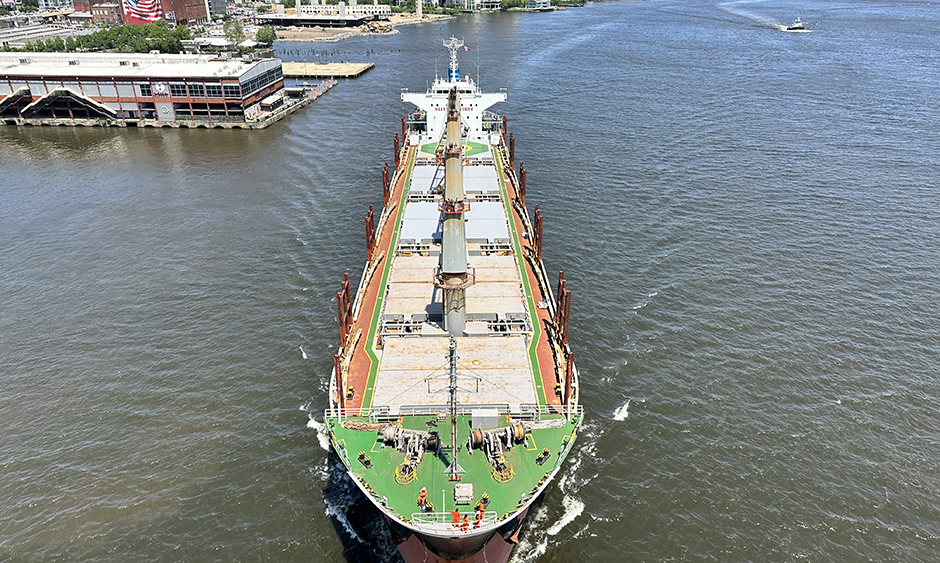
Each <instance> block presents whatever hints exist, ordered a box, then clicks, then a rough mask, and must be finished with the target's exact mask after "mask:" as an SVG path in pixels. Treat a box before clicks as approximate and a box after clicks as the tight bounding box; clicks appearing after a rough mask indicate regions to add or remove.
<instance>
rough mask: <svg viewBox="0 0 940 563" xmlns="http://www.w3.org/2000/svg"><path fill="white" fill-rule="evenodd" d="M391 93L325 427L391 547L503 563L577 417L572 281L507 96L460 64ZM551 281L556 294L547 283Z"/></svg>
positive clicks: (341, 302)
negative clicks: (529, 182) (528, 197)
mask: <svg viewBox="0 0 940 563" xmlns="http://www.w3.org/2000/svg"><path fill="white" fill-rule="evenodd" d="M444 46H445V48H448V49H450V52H451V62H450V67H449V71H448V74H447V77H446V78H437V79H436V80H435V81H434V83H433V85H432V86H431V88H430V89H429V90H428V91H427V92H424V93H418V92H414V93H413V92H404V93H402V94H401V100H402V101H403V102H406V103H409V104H413V107H415V108H416V109H415V110H414V111H413V112H412V113H410V114H409V115H408V116H405V117H403V118H402V122H401V127H402V130H401V135H402V137H401V141H399V137H398V135H397V134H396V137H395V142H394V147H395V166H394V170H393V171H390V170H389V168H388V166H387V165H386V168H385V170H384V171H383V188H384V196H385V198H384V204H385V207H384V210H383V211H382V213H381V216H380V217H379V218H378V220H377V221H376V217H375V215H374V213H373V210H372V208H371V207H370V209H369V213H368V214H367V216H366V220H365V232H366V249H367V251H366V257H367V263H366V266H365V268H364V270H363V273H362V278H361V280H360V282H359V285H358V291H357V293H356V295H355V298H353V296H352V295H351V290H350V288H351V280H350V279H349V275H348V274H347V275H346V276H345V278H344V280H343V284H342V288H341V290H340V292H339V293H337V295H336V306H337V314H338V318H339V325H340V330H339V333H340V334H339V336H340V339H339V351H338V353H337V354H335V355H334V357H333V371H332V375H331V377H330V396H329V405H330V406H329V408H328V409H327V410H326V412H325V413H324V422H325V426H326V428H327V430H328V431H329V434H330V443H331V445H332V448H333V450H334V451H335V452H336V454H337V456H338V458H339V460H340V461H341V462H342V464H343V465H344V466H345V469H346V471H347V473H348V475H349V477H350V478H351V481H352V483H354V484H355V485H356V487H358V488H359V489H360V491H361V492H362V494H363V495H364V496H365V498H366V499H367V500H369V501H370V502H371V503H372V504H373V505H374V506H375V508H376V510H378V511H379V513H381V514H382V515H383V516H384V518H385V520H386V521H387V523H388V526H389V529H390V532H391V539H392V542H393V543H395V544H396V545H397V546H398V549H399V551H400V552H401V554H402V556H403V557H404V559H405V561H406V562H407V563H413V562H418V561H421V562H437V563H441V562H460V563H475V562H480V563H482V562H484V561H487V562H492V563H497V562H503V563H504V562H505V561H506V560H507V559H508V558H509V555H510V553H511V551H512V549H513V546H514V545H515V544H516V543H517V542H518V541H519V534H520V530H521V527H522V524H523V521H524V519H525V518H526V515H527V514H528V512H529V510H530V508H531V507H532V505H533V503H534V502H535V501H536V499H538V498H539V497H540V496H541V495H542V494H543V493H544V492H545V490H546V489H547V487H548V486H549V484H550V483H551V482H552V481H553V480H554V479H555V478H556V477H557V476H559V474H560V472H561V471H563V468H564V462H565V459H566V457H567V456H568V455H569V453H570V452H571V450H572V446H573V444H574V441H575V439H576V437H577V434H578V431H579V429H580V427H581V424H582V421H583V411H582V408H581V406H580V405H579V403H578V397H579V382H578V372H577V369H575V365H574V358H573V354H572V351H571V348H570V347H569V345H568V315H569V312H570V304H571V291H570V290H568V289H566V287H565V285H566V283H565V280H564V276H563V275H559V277H558V284H557V286H555V284H553V283H552V282H550V281H549V277H548V274H547V272H546V270H545V266H544V264H543V263H542V216H541V214H540V212H539V208H538V206H536V207H535V215H534V216H531V215H530V214H529V213H528V211H527V208H526V206H525V178H526V175H525V168H524V166H522V164H521V163H520V166H519V173H518V174H517V173H516V171H515V163H514V152H515V151H514V146H515V143H514V140H513V138H512V136H511V135H508V133H507V126H506V120H505V118H501V117H500V116H498V115H496V114H494V113H492V112H490V111H489V108H490V107H492V106H493V105H494V104H496V103H498V102H502V101H505V100H506V99H507V96H506V93H505V92H498V93H485V92H482V91H481V90H480V89H479V87H478V86H477V85H476V84H475V83H474V82H473V80H471V79H470V78H469V77H461V76H460V70H459V68H458V65H457V52H458V51H460V50H462V49H464V44H463V42H462V41H460V40H458V39H455V38H451V39H450V40H448V41H445V42H444ZM553 287H557V299H556V297H555V295H553Z"/></svg>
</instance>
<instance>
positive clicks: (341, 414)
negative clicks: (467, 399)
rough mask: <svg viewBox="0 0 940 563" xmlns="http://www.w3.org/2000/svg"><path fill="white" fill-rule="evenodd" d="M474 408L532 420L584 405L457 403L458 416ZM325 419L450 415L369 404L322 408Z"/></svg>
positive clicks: (433, 408) (427, 408)
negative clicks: (360, 407) (517, 405)
mask: <svg viewBox="0 0 940 563" xmlns="http://www.w3.org/2000/svg"><path fill="white" fill-rule="evenodd" d="M477 409H496V410H497V411H499V414H500V416H503V415H507V414H508V415H512V416H513V417H514V418H529V419H532V420H541V419H542V417H544V416H551V415H563V416H565V417H567V418H570V417H571V416H572V415H580V414H583V413H584V407H582V406H581V405H580V404H577V405H537V404H534V403H524V404H522V405H520V406H519V408H518V409H511V408H510V406H509V405H508V404H472V405H470V404H462V405H457V414H458V415H469V414H470V413H471V411H474V410H477ZM323 414H324V416H325V417H327V418H339V419H340V420H343V419H346V418H368V420H369V422H373V423H375V422H383V421H388V422H391V421H394V420H398V418H399V417H402V416H437V417H438V418H440V419H441V420H446V419H447V417H448V416H450V407H449V405H445V404H440V405H401V406H400V407H398V409H397V410H395V411H393V410H392V409H391V408H390V407H388V406H380V407H372V408H368V409H350V408H342V409H337V408H330V409H326V411H324V413H323Z"/></svg>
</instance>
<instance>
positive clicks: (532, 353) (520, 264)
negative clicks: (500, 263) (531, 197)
mask: <svg viewBox="0 0 940 563" xmlns="http://www.w3.org/2000/svg"><path fill="white" fill-rule="evenodd" d="M492 152H493V160H494V162H495V163H496V176H497V178H499V188H500V191H501V192H502V194H503V208H504V209H505V211H506V219H507V221H508V222H509V230H510V232H511V233H512V240H513V244H514V245H515V253H516V265H517V268H518V269H519V277H520V278H522V284H523V285H524V286H525V290H526V291H525V293H526V301H527V302H528V304H529V321H530V322H531V324H532V338H531V340H530V341H529V360H530V361H531V363H532V382H533V383H534V384H535V391H536V395H537V398H538V400H539V404H540V405H547V404H548V399H547V398H546V397H545V389H544V388H543V386H542V369H541V366H540V365H539V355H538V344H539V338H540V337H541V335H542V326H541V324H540V323H539V317H538V313H536V308H535V301H534V299H533V298H532V287H531V286H530V285H529V276H527V275H526V273H525V256H523V255H522V245H521V244H519V233H518V232H516V223H515V221H513V220H512V214H513V213H514V211H513V209H512V202H511V201H510V200H509V191H508V190H507V189H506V181H505V180H503V167H502V161H501V160H500V158H499V154H498V153H497V151H496V148H495V147H494V148H493V149H492Z"/></svg>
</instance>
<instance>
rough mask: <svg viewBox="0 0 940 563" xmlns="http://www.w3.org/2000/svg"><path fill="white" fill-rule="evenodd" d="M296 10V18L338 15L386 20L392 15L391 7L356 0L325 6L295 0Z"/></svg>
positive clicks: (325, 4)
mask: <svg viewBox="0 0 940 563" xmlns="http://www.w3.org/2000/svg"><path fill="white" fill-rule="evenodd" d="M296 10H297V15H298V16H317V15H332V14H336V15H340V16H346V15H349V16H374V17H380V18H388V17H390V16H391V15H392V7H391V6H389V5H388V4H379V2H378V0H372V3H371V4H359V3H358V2H357V1H356V0H349V4H346V2H342V1H341V2H339V3H338V4H327V3H326V0H324V1H323V3H321V2H320V0H310V1H309V3H307V4H305V3H304V1H303V0H297V4H296Z"/></svg>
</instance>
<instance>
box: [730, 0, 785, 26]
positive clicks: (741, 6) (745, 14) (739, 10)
mask: <svg viewBox="0 0 940 563" xmlns="http://www.w3.org/2000/svg"><path fill="white" fill-rule="evenodd" d="M759 3H761V2H760V1H755V0H738V1H736V2H723V3H721V4H718V7H719V8H720V9H722V10H724V11H726V12H728V13H730V14H734V15H735V16H738V17H741V18H745V19H748V20H751V21H752V22H754V23H756V24H758V25H760V26H761V27H769V28H771V29H778V30H781V31H786V30H787V26H785V25H780V24H779V23H777V22H775V21H774V20H772V19H770V18H768V17H766V16H762V15H760V14H756V13H754V12H752V11H750V10H748V9H746V8H745V6H748V5H751V4H759Z"/></svg>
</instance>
